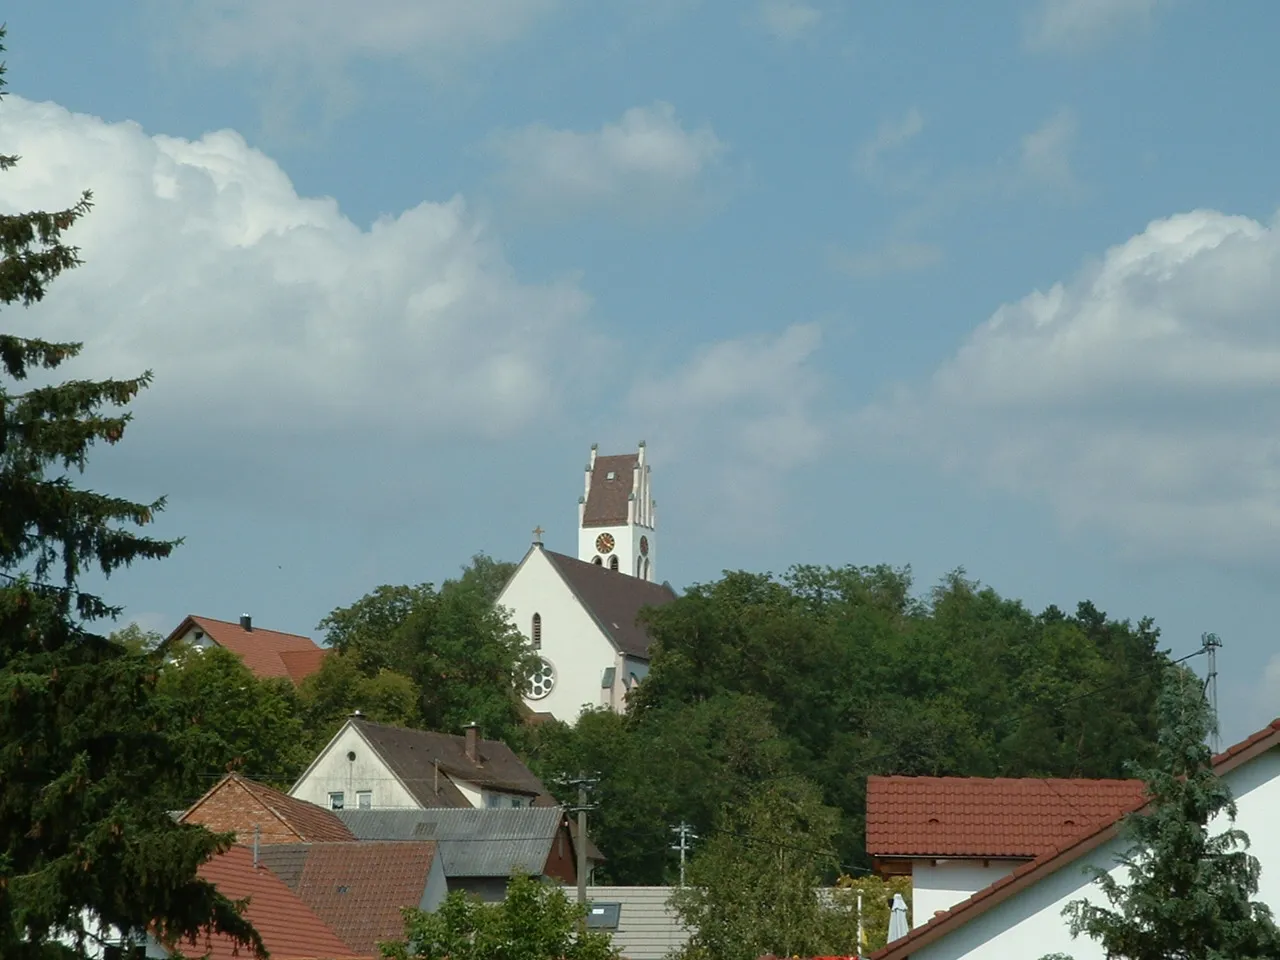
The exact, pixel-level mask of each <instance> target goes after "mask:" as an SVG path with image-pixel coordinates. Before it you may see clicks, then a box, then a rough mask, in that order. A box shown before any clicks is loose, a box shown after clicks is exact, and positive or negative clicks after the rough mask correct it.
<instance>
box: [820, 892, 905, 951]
mask: <svg viewBox="0 0 1280 960" xmlns="http://www.w3.org/2000/svg"><path fill="white" fill-rule="evenodd" d="M894 894H900V895H901V896H902V899H903V900H904V901H906V904H907V913H908V916H910V912H911V877H909V876H906V877H891V878H890V879H888V880H885V879H883V878H881V877H877V876H875V875H873V874H866V875H862V876H857V877H852V876H849V875H847V874H846V875H844V876H842V877H841V878H840V879H839V880H838V881H836V888H835V890H834V891H833V896H832V900H833V906H834V907H835V910H833V911H832V912H833V914H836V915H835V916H834V917H833V918H832V919H833V926H834V927H835V929H836V930H838V931H839V936H840V941H839V942H841V943H854V944H857V943H858V939H857V937H858V898H859V897H861V898H862V942H861V944H860V945H859V946H858V947H857V948H856V953H855V956H865V955H866V954H869V953H872V952H874V951H876V950H879V949H880V948H881V947H883V946H885V944H887V943H888V941H889V916H890V911H891V908H892V906H893V897H894Z"/></svg>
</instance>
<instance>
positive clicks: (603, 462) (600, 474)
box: [582, 453, 640, 527]
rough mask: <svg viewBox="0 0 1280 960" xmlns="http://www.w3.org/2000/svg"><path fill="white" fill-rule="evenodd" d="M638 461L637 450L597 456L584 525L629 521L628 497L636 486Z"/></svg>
mask: <svg viewBox="0 0 1280 960" xmlns="http://www.w3.org/2000/svg"><path fill="white" fill-rule="evenodd" d="M639 463H640V455H639V454H637V453H624V454H618V455H617V456H612V457H596V458H595V464H594V465H593V466H592V468H591V487H590V490H589V491H588V493H587V503H586V507H585V509H584V510H583V513H582V525H583V526H584V527H610V526H614V525H616V524H620V523H626V522H627V501H628V500H629V499H630V498H631V494H632V492H633V489H634V486H635V469H636V467H637V466H638V465H639Z"/></svg>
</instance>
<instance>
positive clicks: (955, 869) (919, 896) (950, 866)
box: [911, 859, 1025, 927]
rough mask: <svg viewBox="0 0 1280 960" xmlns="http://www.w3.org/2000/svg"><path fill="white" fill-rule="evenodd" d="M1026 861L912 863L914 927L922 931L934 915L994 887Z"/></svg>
mask: <svg viewBox="0 0 1280 960" xmlns="http://www.w3.org/2000/svg"><path fill="white" fill-rule="evenodd" d="M1023 862H1025V861H1021V860H964V859H956V860H933V859H929V860H913V861H911V907H912V911H911V925H912V926H913V927H920V926H923V925H924V924H926V923H928V922H929V921H930V920H932V919H933V915H934V914H935V913H938V912H940V911H943V910H950V909H951V908H952V907H954V906H955V905H956V904H957V903H961V902H962V901H964V900H968V899H969V898H970V897H971V896H973V895H974V894H975V893H977V892H978V891H979V890H983V889H985V888H986V887H989V886H991V884H993V883H995V882H996V881H997V880H999V879H1000V878H1001V877H1003V876H1004V875H1005V874H1007V873H1013V871H1014V869H1015V868H1016V867H1017V866H1018V865H1019V864H1021V863H1023Z"/></svg>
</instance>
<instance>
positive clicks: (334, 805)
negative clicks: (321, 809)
mask: <svg viewBox="0 0 1280 960" xmlns="http://www.w3.org/2000/svg"><path fill="white" fill-rule="evenodd" d="M342 800H343V797H342V791H341V790H339V791H338V792H337V793H331V794H329V809H330V810H341V809H342Z"/></svg>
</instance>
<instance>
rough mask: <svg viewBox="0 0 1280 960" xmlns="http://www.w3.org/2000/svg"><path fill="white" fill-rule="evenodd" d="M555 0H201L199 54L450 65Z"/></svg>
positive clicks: (194, 20)
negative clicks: (379, 59) (354, 0)
mask: <svg viewBox="0 0 1280 960" xmlns="http://www.w3.org/2000/svg"><path fill="white" fill-rule="evenodd" d="M557 5H558V0H467V2H465V3H459V2H456V0H362V2H360V3H352V2H351V0H199V2H195V3H189V4H187V10H188V15H189V17H190V18H191V19H190V24H189V27H190V33H191V36H192V37H193V39H194V40H195V42H196V43H197V45H198V49H199V50H200V51H201V52H202V53H203V54H204V55H205V56H207V57H208V58H209V59H210V60H211V61H212V62H214V63H216V64H218V65H220V66H232V65H235V64H237V63H242V62H249V63H257V64H260V65H263V66H268V67H274V66H277V65H279V64H280V63H281V61H287V62H290V63H298V64H307V65H313V66H316V67H324V66H328V65H332V64H334V63H342V62H345V61H347V60H351V59H358V58H364V57H400V58H412V59H414V60H415V61H421V60H424V59H426V60H440V59H443V60H449V61H453V60H455V59H457V58H459V57H462V56H467V55H471V54H474V53H477V52H480V51H483V50H487V49H492V48H495V47H499V46H502V45H503V44H506V43H509V42H510V41H512V40H514V39H515V38H517V37H519V36H520V35H521V34H523V33H524V32H525V31H526V30H528V29H529V27H530V26H531V25H532V24H533V23H535V22H536V21H537V20H538V19H539V18H540V17H542V16H544V15H545V14H547V13H548V12H550V11H551V10H553V9H555V7H556V6H557Z"/></svg>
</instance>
